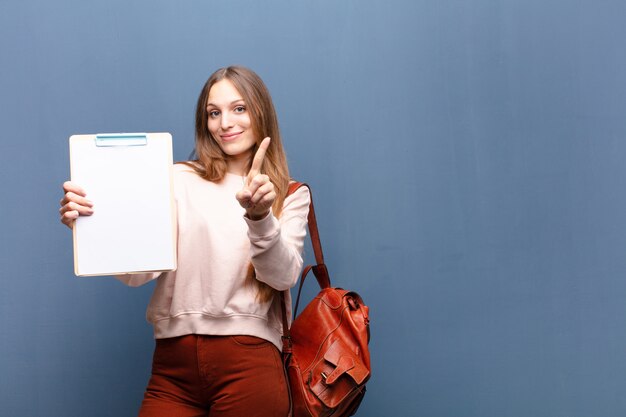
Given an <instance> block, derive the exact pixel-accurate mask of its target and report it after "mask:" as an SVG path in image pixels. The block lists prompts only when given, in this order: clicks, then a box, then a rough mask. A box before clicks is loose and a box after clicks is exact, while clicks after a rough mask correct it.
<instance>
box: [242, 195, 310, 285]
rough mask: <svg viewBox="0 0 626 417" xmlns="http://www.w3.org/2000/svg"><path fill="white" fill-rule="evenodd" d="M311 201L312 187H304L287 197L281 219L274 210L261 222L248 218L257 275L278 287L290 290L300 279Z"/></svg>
mask: <svg viewBox="0 0 626 417" xmlns="http://www.w3.org/2000/svg"><path fill="white" fill-rule="evenodd" d="M310 201H311V196H310V194H309V190H308V188H306V187H301V188H299V189H298V190H297V191H296V192H295V193H293V194H291V195H290V196H288V197H287V198H286V199H285V203H284V205H283V211H282V214H281V216H280V219H277V218H276V217H274V215H273V214H272V213H271V212H270V214H269V215H268V216H266V217H265V218H263V219H260V220H257V221H254V220H250V219H248V218H247V217H244V219H245V221H246V223H247V224H248V237H249V239H250V251H251V253H250V255H251V258H252V265H253V266H254V269H255V270H256V278H257V279H258V280H259V281H261V282H264V283H266V284H267V285H269V286H270V287H272V288H274V289H276V290H279V291H284V290H287V289H289V288H291V287H293V286H294V285H295V284H296V282H297V281H298V276H299V275H300V271H301V270H302V264H303V259H302V250H303V248H304V238H305V237H306V227H307V216H308V214H309V203H310Z"/></svg>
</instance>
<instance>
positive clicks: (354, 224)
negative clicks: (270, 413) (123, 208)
mask: <svg viewBox="0 0 626 417" xmlns="http://www.w3.org/2000/svg"><path fill="white" fill-rule="evenodd" d="M624 16H626V3H624V2H622V1H609V0H606V1H582V0H541V1H539V0H524V1H522V0H517V1H514V0H503V1H494V0H473V1H460V0H456V1H455V0H392V1H387V2H379V1H373V0H368V1H363V0H361V1H357V0H346V1H330V0H321V1H307V2H294V1H286V0H282V1H272V2H259V1H251V0H242V1H239V2H226V1H225V2H216V1H208V0H204V1H200V0H186V1H148V0H137V1H127V0H125V1H121V0H107V1H92V2H85V1H71V0H57V1H44V0H13V1H9V0H0V35H1V36H0V56H1V58H0V68H1V72H0V109H1V111H0V132H1V133H0V144H1V152H0V175H1V177H2V184H3V187H2V194H3V196H2V204H1V209H0V210H1V212H0V226H1V228H0V229H1V230H2V238H1V239H0V265H1V266H2V285H1V288H0V415H1V416H7V417H9V416H10V417H14V416H20V417H21V416H24V417H31V416H36V417H39V416H41V417H49V416H63V417H74V416H76V417H84V416H90V417H98V416H119V417H124V416H133V415H135V413H136V411H137V408H138V406H139V403H140V400H141V396H142V392H143V389H144V386H145V383H146V381H147V378H148V373H149V368H150V360H151V353H152V348H153V342H152V339H151V328H150V327H149V325H148V324H147V323H146V322H145V320H144V311H145V307H146V304H147V301H148V298H149V296H150V293H151V290H152V288H151V286H150V285H149V286H146V287H144V288H139V289H130V288H126V287H124V286H123V285H122V284H120V283H118V282H117V281H115V280H113V279H112V278H106V277H101V278H83V279H78V278H75V277H74V276H73V272H72V271H73V267H72V249H71V236H70V233H69V231H68V230H67V229H66V228H65V227H63V226H62V225H61V224H60V223H59V221H58V214H57V209H58V201H59V199H60V198H61V192H60V184H61V183H62V182H63V181H64V180H65V179H67V178H68V176H69V161H68V143H67V139H68V137H69V136H70V135H71V134H75V133H96V132H107V131H169V132H171V133H172V134H173V136H174V139H175V144H174V147H175V158H176V159H178V160H180V159H185V158H186V157H187V155H188V154H189V151H190V150H191V148H192V146H193V110H194V104H195V100H196V97H197V94H198V92H199V90H200V88H201V86H202V83H203V82H204V81H205V79H206V78H207V77H208V75H209V74H210V73H211V72H212V71H213V70H215V69H216V68H218V67H220V66H224V65H228V64H231V63H240V64H243V65H247V66H250V67H252V68H253V69H255V70H256V71H257V72H258V73H259V74H260V75H261V76H262V77H263V78H264V79H265V80H266V82H267V84H268V85H269V87H270V89H271V91H272V94H273V97H274V99H275V102H276V106H277V108H278V111H279V116H280V121H281V126H282V130H283V134H284V138H285V142H286V146H287V150H288V155H289V159H290V164H291V167H292V172H293V174H294V176H295V177H297V178H298V179H301V180H306V181H308V182H310V183H311V185H312V186H313V187H314V190H315V197H316V202H317V210H318V212H319V213H318V216H319V221H320V227H321V235H322V239H323V241H324V243H325V249H326V253H327V258H328V264H329V266H330V268H331V272H332V273H333V276H334V279H335V282H336V284H338V285H341V286H345V287H348V288H352V289H356V290H358V291H359V292H360V293H361V294H362V296H363V297H364V299H365V300H366V302H367V303H368V304H369V305H370V308H371V312H372V318H373V321H372V334H373V339H372V343H371V348H372V355H373V357H372V359H373V366H374V376H373V378H372V380H371V383H370V385H369V393H368V395H367V397H366V399H365V401H364V404H363V406H362V408H361V411H360V412H359V416H369V417H385V416H400V415H403V416H427V417H433V416H441V417H459V416H462V417H485V416H488V417H490V416H493V417H506V416H512V417H513V416H514V417H528V416H533V417H541V416H545V417H555V416H563V417H577V416H580V417H589V416H605V417H610V416H623V415H626V396H625V395H624V390H626V280H625V279H624V275H625V272H626V250H625V249H626V221H625V220H626V193H625V192H624V189H625V188H626V164H625V163H624V161H626V117H624V111H625V109H626V48H624V39H626V25H625V24H624ZM138 214H139V213H132V208H131V210H129V215H138Z"/></svg>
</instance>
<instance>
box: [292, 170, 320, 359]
mask: <svg viewBox="0 0 626 417" xmlns="http://www.w3.org/2000/svg"><path fill="white" fill-rule="evenodd" d="M300 187H306V188H308V190H309V196H310V197H311V202H310V204H309V215H308V227H309V236H310V238H311V245H312V246H313V253H314V254H315V263H316V265H307V266H306V267H305V268H304V270H303V271H302V275H301V276H300V286H299V288H298V297H297V299H296V308H295V309H294V318H295V315H296V313H297V312H298V305H299V303H300V294H301V292H302V285H303V284H304V280H305V278H306V275H307V274H308V273H309V271H311V270H313V274H314V275H315V278H316V279H317V283H318V284H319V286H320V288H321V289H324V288H329V287H330V276H329V275H328V269H327V268H326V264H325V263H324V252H323V251H322V243H321V241H320V234H319V231H318V230H317V219H316V218H315V208H314V206H313V194H312V193H311V187H309V185H308V184H305V183H302V182H292V183H290V184H289V190H288V191H287V196H289V195H291V194H293V193H295V192H296V191H297V190H298V189H299V188H300ZM286 291H289V290H286ZM285 302H286V298H285V291H281V293H280V305H281V312H282V321H283V354H284V355H283V356H284V357H285V358H286V357H287V355H288V354H290V353H291V333H290V331H289V322H288V320H287V309H286V304H285Z"/></svg>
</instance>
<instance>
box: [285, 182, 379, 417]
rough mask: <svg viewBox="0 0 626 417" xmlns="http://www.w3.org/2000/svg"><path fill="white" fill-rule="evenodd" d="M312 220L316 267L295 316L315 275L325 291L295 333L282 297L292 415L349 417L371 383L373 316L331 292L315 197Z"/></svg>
mask: <svg viewBox="0 0 626 417" xmlns="http://www.w3.org/2000/svg"><path fill="white" fill-rule="evenodd" d="M303 186H304V187H307V188H308V185H306V184H302V183H292V184H291V185H290V187H289V194H291V193H293V192H295V190H297V189H298V188H300V187H303ZM309 191H310V189H309ZM308 221H309V232H310V236H311V242H312V244H313V251H314V253H315V261H316V263H317V264H316V265H314V266H311V265H309V266H307V267H305V268H304V270H303V272H302V277H301V279H300V287H299V289H298V297H297V300H296V307H295V309H294V317H296V314H297V311H298V304H299V302H300V295H301V291H302V285H303V284H304V280H305V278H306V276H307V274H308V273H309V272H310V271H313V274H314V275H315V278H316V279H317V282H318V284H319V286H320V288H321V291H320V292H319V294H317V296H316V297H315V298H314V299H313V300H312V301H311V302H310V303H309V304H308V305H307V306H306V307H305V308H304V310H303V311H302V313H301V314H300V315H299V316H297V317H296V318H295V319H294V321H293V323H292V325H291V328H289V326H288V324H287V313H286V308H285V300H284V293H281V300H282V315H283V359H284V362H285V369H286V372H287V376H288V379H289V385H290V391H291V409H292V414H291V415H292V417H329V416H333V417H347V416H351V415H354V413H356V410H357V408H358V407H359V405H360V404H361V400H362V399H363V396H364V395H365V384H366V382H367V381H368V380H369V378H370V372H371V366H370V354H369V347H368V344H369V339H370V331H369V312H368V307H367V306H366V305H365V304H364V303H363V300H362V299H361V297H360V296H359V295H358V294H357V293H355V292H353V291H347V290H344V289H341V288H333V287H331V284H330V277H329V275H328V270H327V268H326V265H325V264H324V257H323V253H322V246H321V243H320V239H319V233H318V230H317V221H316V219H315V211H314V209H313V199H312V197H311V205H310V206H309V217H308Z"/></svg>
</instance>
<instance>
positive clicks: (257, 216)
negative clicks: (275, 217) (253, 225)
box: [246, 210, 270, 221]
mask: <svg viewBox="0 0 626 417" xmlns="http://www.w3.org/2000/svg"><path fill="white" fill-rule="evenodd" d="M268 214H270V211H269V210H267V211H265V212H263V213H260V214H258V213H250V212H248V213H246V216H247V217H248V218H249V219H250V220H253V221H257V220H262V219H264V218H266V217H267V215H268Z"/></svg>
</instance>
